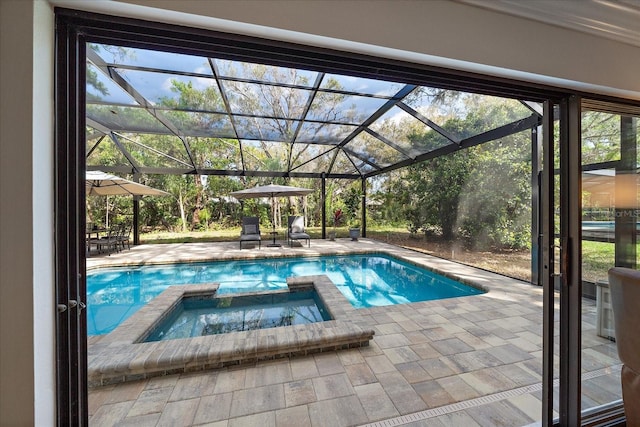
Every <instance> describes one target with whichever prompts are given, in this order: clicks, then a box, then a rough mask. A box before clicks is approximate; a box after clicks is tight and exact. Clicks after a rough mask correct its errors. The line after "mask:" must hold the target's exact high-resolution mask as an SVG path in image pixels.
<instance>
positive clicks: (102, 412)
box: [90, 400, 134, 427]
mask: <svg viewBox="0 0 640 427" xmlns="http://www.w3.org/2000/svg"><path fill="white" fill-rule="evenodd" d="M133 404H134V401H132V400H129V401H126V402H118V403H110V404H107V405H102V406H101V407H100V408H99V409H98V410H97V411H96V413H95V414H93V417H91V420H90V423H91V425H92V426H96V427H100V426H105V427H106V426H114V425H117V424H118V423H119V422H121V421H122V420H123V419H124V418H125V417H126V416H127V414H128V413H129V411H130V410H131V407H132V406H133Z"/></svg>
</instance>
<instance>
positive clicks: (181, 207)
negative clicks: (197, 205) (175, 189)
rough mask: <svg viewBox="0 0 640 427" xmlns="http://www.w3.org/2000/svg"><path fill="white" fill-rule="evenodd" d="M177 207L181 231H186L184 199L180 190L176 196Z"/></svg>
mask: <svg viewBox="0 0 640 427" xmlns="http://www.w3.org/2000/svg"><path fill="white" fill-rule="evenodd" d="M178 207H179V208H180V219H181V221H182V231H184V232H186V231H187V215H186V213H185V211H184V199H183V197H182V190H180V194H179V196H178Z"/></svg>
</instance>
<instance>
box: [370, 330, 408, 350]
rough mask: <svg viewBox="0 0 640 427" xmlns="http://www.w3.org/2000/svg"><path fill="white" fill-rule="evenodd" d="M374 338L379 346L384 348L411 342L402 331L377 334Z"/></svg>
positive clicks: (405, 344)
mask: <svg viewBox="0 0 640 427" xmlns="http://www.w3.org/2000/svg"><path fill="white" fill-rule="evenodd" d="M373 339H374V340H375V342H376V344H378V346H379V347H380V348H381V349H383V350H384V349H387V348H392V347H401V346H407V345H410V344H411V342H410V341H409V340H408V339H407V337H405V336H404V334H402V333H395V334H388V335H382V336H377V335H376V336H374V337H373Z"/></svg>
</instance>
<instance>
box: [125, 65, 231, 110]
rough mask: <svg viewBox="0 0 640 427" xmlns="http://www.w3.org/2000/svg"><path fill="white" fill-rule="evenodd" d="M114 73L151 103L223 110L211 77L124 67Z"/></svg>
mask: <svg viewBox="0 0 640 427" xmlns="http://www.w3.org/2000/svg"><path fill="white" fill-rule="evenodd" d="M116 72H118V73H119V74H120V75H122V76H123V77H124V78H125V80H127V82H129V84H131V86H132V87H134V88H135V89H136V90H137V91H138V92H139V93H140V94H141V95H142V96H143V97H144V98H145V99H146V100H147V101H149V102H151V103H152V104H154V105H158V106H163V107H172V108H180V109H183V110H204V111H212V112H225V108H224V103H223V102H222V97H221V96H220V91H219V90H218V85H217V84H216V81H215V80H214V79H212V78H206V77H189V76H181V75H179V74H168V73H152V72H149V71H137V70H123V69H116Z"/></svg>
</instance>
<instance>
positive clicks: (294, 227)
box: [287, 216, 311, 247]
mask: <svg viewBox="0 0 640 427" xmlns="http://www.w3.org/2000/svg"><path fill="white" fill-rule="evenodd" d="M287 239H288V240H289V246H291V244H292V243H293V241H294V240H306V241H307V246H308V247H311V236H309V235H308V234H307V233H305V231H304V217H303V216H290V217H289V228H288V229H287Z"/></svg>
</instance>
